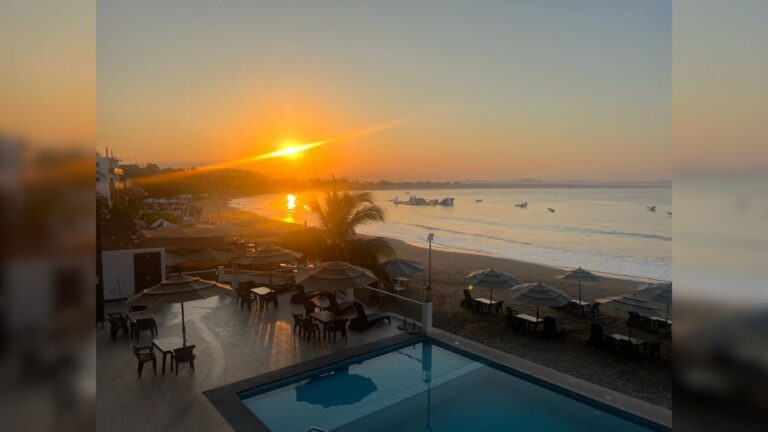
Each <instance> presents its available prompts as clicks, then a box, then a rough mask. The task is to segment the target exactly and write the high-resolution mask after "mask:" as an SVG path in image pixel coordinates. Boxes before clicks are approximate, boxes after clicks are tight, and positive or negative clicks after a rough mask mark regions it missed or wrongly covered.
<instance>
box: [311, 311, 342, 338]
mask: <svg viewBox="0 0 768 432" xmlns="http://www.w3.org/2000/svg"><path fill="white" fill-rule="evenodd" d="M309 316H310V317H312V319H314V320H315V321H317V322H319V323H321V324H322V325H323V339H325V338H326V332H325V327H326V326H327V325H328V323H331V322H333V321H336V320H337V319H339V317H338V316H336V314H335V313H333V312H331V311H327V310H324V311H320V312H313V313H311V314H310V315H309Z"/></svg>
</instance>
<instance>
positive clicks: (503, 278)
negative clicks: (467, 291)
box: [466, 267, 522, 301]
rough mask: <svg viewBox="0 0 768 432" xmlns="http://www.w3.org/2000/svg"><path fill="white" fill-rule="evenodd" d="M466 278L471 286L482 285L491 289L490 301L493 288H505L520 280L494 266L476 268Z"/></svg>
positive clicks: (516, 283)
mask: <svg viewBox="0 0 768 432" xmlns="http://www.w3.org/2000/svg"><path fill="white" fill-rule="evenodd" d="M466 279H467V280H468V281H469V284H470V286H472V287H482V288H488V289H490V290H491V301H493V289H494V288H497V289H506V288H512V287H514V286H515V285H518V284H519V283H520V282H522V281H521V280H520V279H518V278H516V277H514V276H512V275H511V274H509V273H507V272H503V271H501V270H496V269H495V268H492V267H491V268H487V269H484V270H477V271H473V272H472V273H470V274H469V275H468V276H467V277H466Z"/></svg>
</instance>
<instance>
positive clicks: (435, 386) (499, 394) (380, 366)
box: [240, 341, 653, 432]
mask: <svg viewBox="0 0 768 432" xmlns="http://www.w3.org/2000/svg"><path fill="white" fill-rule="evenodd" d="M240 396H241V399H242V401H243V403H245V405H246V406H247V407H248V408H249V409H250V410H251V411H252V412H253V413H254V414H256V416H258V417H259V418H260V419H261V421H263V422H264V423H265V424H266V425H267V426H268V427H269V428H270V429H272V430H273V431H281V432H282V431H286V432H287V431H298V432H305V431H307V429H309V427H310V426H317V427H320V428H322V429H324V430H328V431H331V430H332V431H414V432H415V431H443V432H444V431H499V430H505V431H518V430H519V431H526V432H530V431H648V430H653V429H650V428H649V425H647V424H646V425H641V424H639V423H635V422H633V421H631V420H629V417H628V416H627V417H626V418H625V417H621V416H619V413H618V412H609V410H608V409H607V408H605V407H602V409H601V408H600V407H598V405H596V404H590V403H589V402H587V401H586V400H578V399H575V398H572V397H569V396H567V395H566V394H564V393H561V392H558V391H555V390H554V389H549V388H547V387H543V386H541V385H538V384H535V383H534V382H532V381H529V380H526V379H524V378H522V377H519V376H516V375H514V374H511V373H509V372H507V371H505V370H503V369H502V368H500V367H496V366H494V365H493V364H490V363H487V362H483V361H477V360H474V359H473V358H471V356H469V355H464V354H463V353H460V352H458V351H457V350H454V349H446V348H443V347H441V346H439V345H436V344H434V343H431V342H429V341H424V342H420V343H417V344H414V345H408V346H405V347H399V348H396V349H393V350H389V351H386V352H382V353H376V354H374V355H373V356H367V357H361V358H355V359H352V360H350V361H345V362H342V363H339V364H336V365H334V366H332V367H330V368H326V369H323V370H319V371H313V372H310V373H308V374H305V375H303V376H298V377H294V378H293V379H287V380H284V381H281V382H277V383H273V384H270V385H267V386H264V387H260V388H256V389H253V390H250V391H247V392H244V393H242V394H241V395H240ZM610 411H613V410H610Z"/></svg>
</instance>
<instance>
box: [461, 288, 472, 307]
mask: <svg viewBox="0 0 768 432" xmlns="http://www.w3.org/2000/svg"><path fill="white" fill-rule="evenodd" d="M462 292H464V298H463V299H462V300H461V303H460V305H461V306H463V307H467V308H470V309H472V310H475V299H473V298H472V293H471V292H469V290H468V289H466V288H464V289H463V290H462Z"/></svg>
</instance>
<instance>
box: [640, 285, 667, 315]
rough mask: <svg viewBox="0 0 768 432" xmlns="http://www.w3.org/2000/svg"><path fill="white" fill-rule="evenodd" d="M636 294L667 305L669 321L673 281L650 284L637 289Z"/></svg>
mask: <svg viewBox="0 0 768 432" xmlns="http://www.w3.org/2000/svg"><path fill="white" fill-rule="evenodd" d="M635 295H636V296H637V297H640V298H642V299H645V300H648V301H651V302H653V303H658V304H662V305H666V306H667V318H666V319H667V321H669V306H670V305H671V304H672V282H661V283H655V284H648V285H647V286H645V287H643V288H639V289H637V290H635Z"/></svg>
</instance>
